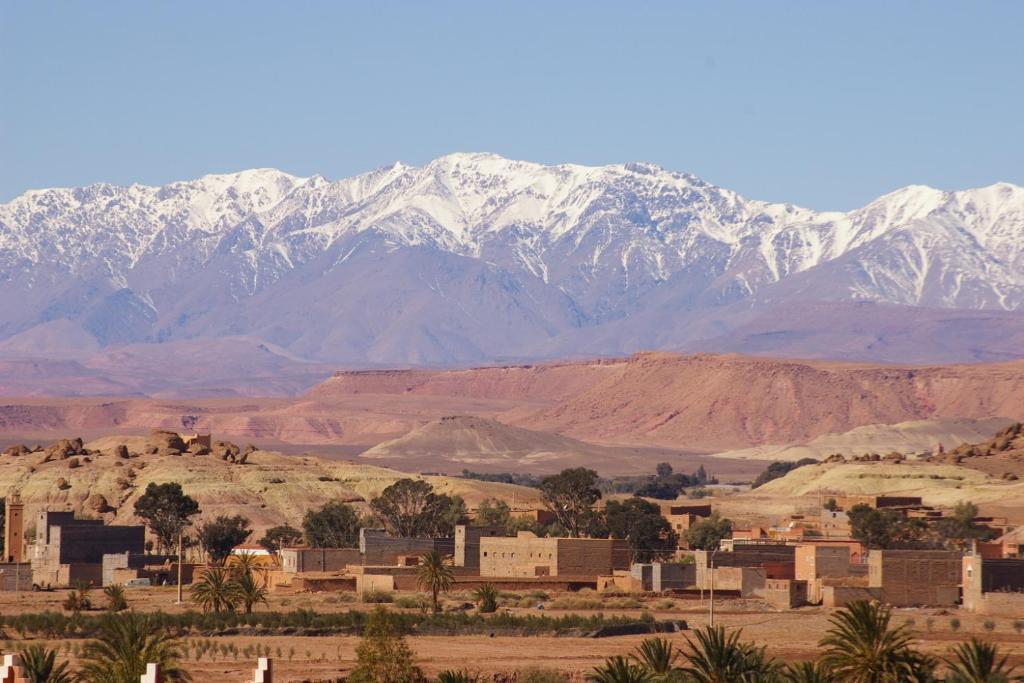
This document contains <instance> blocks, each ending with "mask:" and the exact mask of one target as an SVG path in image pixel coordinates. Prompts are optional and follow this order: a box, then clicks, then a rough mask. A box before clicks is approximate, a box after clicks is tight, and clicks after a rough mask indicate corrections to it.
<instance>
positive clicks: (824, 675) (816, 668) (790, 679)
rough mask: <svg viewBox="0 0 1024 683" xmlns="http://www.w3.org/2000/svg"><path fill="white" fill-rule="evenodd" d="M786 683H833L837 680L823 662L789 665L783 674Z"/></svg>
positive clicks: (781, 676)
mask: <svg viewBox="0 0 1024 683" xmlns="http://www.w3.org/2000/svg"><path fill="white" fill-rule="evenodd" d="M780 678H781V680H782V681H784V683H831V682H832V681H833V680H835V679H834V678H833V677H832V674H831V673H830V672H829V670H828V669H827V668H826V667H825V666H824V665H823V664H822V663H821V662H799V663H797V664H789V665H787V666H786V667H785V668H784V669H783V670H782V672H781V674H780Z"/></svg>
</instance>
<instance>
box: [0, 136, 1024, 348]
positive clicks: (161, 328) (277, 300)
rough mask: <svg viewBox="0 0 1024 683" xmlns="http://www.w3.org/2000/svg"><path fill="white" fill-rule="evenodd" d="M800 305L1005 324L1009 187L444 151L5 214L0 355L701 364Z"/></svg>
mask: <svg viewBox="0 0 1024 683" xmlns="http://www.w3.org/2000/svg"><path fill="white" fill-rule="evenodd" d="M800 302H808V305H807V308H806V310H812V309H813V310H819V311H820V310H821V307H822V306H826V305H829V306H830V305H831V304H834V305H835V306H836V307H837V308H834V309H833V308H829V310H830V311H831V310H850V311H859V313H850V315H854V316H859V315H863V314H864V311H866V310H868V309H865V308H863V306H853V307H852V308H851V304H850V302H876V303H878V304H892V305H897V306H903V307H907V306H909V307H918V308H920V309H922V310H929V311H933V312H934V311H938V313H937V315H940V316H946V317H948V316H950V315H951V312H950V311H951V309H954V310H961V311H962V310H967V311H984V312H986V315H984V316H981V318H979V317H978V316H977V315H974V316H973V317H972V316H970V315H968V316H967V318H966V319H969V320H971V321H974V322H971V324H977V322H976V321H977V320H979V319H982V320H993V319H998V320H1000V321H1004V320H1011V321H1013V322H1012V324H1013V325H1017V324H1018V321H1019V320H1020V319H1021V318H1018V315H1019V314H1018V313H1017V312H1018V311H1021V309H1022V308H1024V188H1020V187H1017V186H1014V185H1010V184H1006V183H999V184H996V185H992V186H990V187H985V188H980V189H973V190H964V191H960V192H943V191H940V190H935V189H932V188H929V187H922V186H912V187H907V188H904V189H902V190H898V191H896V192H893V193H891V194H888V195H885V196H883V197H880V198H879V199H877V200H875V201H874V202H872V203H870V204H868V205H867V206H865V207H863V208H860V209H857V210H854V211H850V212H847V213H841V212H815V211H811V210H808V209H804V208H800V207H797V206H793V205H791V204H774V203H769V202H764V201H756V200H750V199H746V198H744V197H741V196H739V195H738V194H736V193H735V192H732V191H730V190H727V189H724V188H720V187H716V186H714V185H711V184H709V183H707V182H705V181H703V180H701V179H700V178H698V177H696V176H693V175H689V174H686V173H677V172H673V171H668V170H665V169H662V168H659V167H657V166H653V165H650V164H643V163H631V164H624V165H612V166H602V167H586V166H578V165H560V166H544V165H540V164H535V163H528V162H522V161H511V160H508V159H504V158H502V157H499V156H495V155H492V154H452V155H448V156H445V157H441V158H439V159H436V160H435V161H433V162H431V163H429V164H427V165H425V166H422V167H413V166H407V165H404V164H401V163H397V164H395V165H393V166H390V167H387V168H382V169H379V170H377V171H373V172H370V173H367V174H364V175H360V176H356V177H353V178H346V179H343V180H338V181H330V180H327V179H325V178H323V177H320V176H313V177H310V178H299V177H295V176H292V175H289V174H287V173H283V172H281V171H277V170H273V169H255V170H250V171H243V172H241V173H235V174H227V175H210V176H205V177H202V178H199V179H197V180H192V181H184V182H175V183H170V184H168V185H164V186H162V187H147V186H141V185H132V186H130V187H122V186H115V185H108V184H97V185H90V186H88V187H81V188H68V189H64V188H60V189H47V190H34V191H30V192H27V193H25V194H24V195H22V196H20V197H18V198H16V199H14V200H13V201H11V202H9V203H7V204H2V205H0V350H2V349H3V348H4V346H3V345H4V344H6V348H8V349H10V348H17V349H21V350H24V349H25V348H26V347H32V346H39V347H41V348H46V347H47V346H48V345H52V344H54V343H55V342H54V341H53V338H54V337H59V338H61V339H63V340H65V341H66V344H65V345H83V344H86V345H88V344H96V345H98V346H109V345H118V344H132V343H149V342H161V341H169V340H181V339H197V338H199V339H202V338H223V337H235V336H238V337H242V336H244V337H250V338H255V339H258V340H261V341H264V342H267V343H269V344H270V345H272V346H273V347H274V348H276V349H280V350H282V352H286V353H288V354H293V355H294V356H296V357H298V358H303V359H313V360H319V361H329V362H334V363H351V364H364V363H383V364H404V363H413V364H459V363H475V362H484V361H489V360H496V359H510V358H524V359H525V358H542V357H552V356H559V355H580V354H594V353H613V352H629V351H633V350H639V349H643V348H680V349H684V348H696V347H701V348H704V347H708V344H704V346H703V347H702V346H701V344H700V343H698V342H699V340H702V339H703V340H711V339H719V340H722V339H728V338H729V335H730V333H731V332H733V331H735V329H736V328H737V325H740V324H747V323H749V322H750V321H751V320H752V317H751V316H755V315H756V313H757V312H758V311H762V312H763V311H778V310H782V309H780V308H779V307H789V309H788V310H793V308H792V307H793V306H797V309H798V310H799V309H801V308H802V306H801V304H800ZM811 302H813V305H811ZM843 307H846V308H843ZM870 310H875V309H870ZM878 310H886V311H888V310H896V309H890V308H886V307H882V308H881V309H878ZM1001 312H1009V313H1001ZM988 313H991V315H988ZM830 315H832V314H831V313H830ZM771 316H772V317H777V314H776V313H772V314H771ZM953 316H954V317H956V314H953ZM867 317H869V318H870V317H871V316H870V315H869V316H867ZM737 321H741V322H737ZM805 323H806V321H801V325H804V324H805ZM781 324H782V323H781V321H780V325H781ZM829 324H830V325H832V324H834V321H833V322H830V323H829ZM759 326H760V327H759V329H760V328H763V327H764V325H763V321H762V322H761V323H759ZM783 327H784V328H785V326H784V325H783ZM1014 329H1016V328H1014ZM1022 329H1024V328H1022ZM778 332H780V333H781V332H785V333H786V334H788V335H789V336H788V337H787V338H788V339H792V334H793V330H792V329H789V328H786V329H780V330H779V331H778ZM804 332H806V330H805V331H804ZM768 333H771V330H770V329H769V330H765V331H764V334H768ZM759 335H760V336H758V339H759V340H761V341H763V340H764V339H765V337H764V336H763V334H762V333H759ZM876 336H878V334H876ZM3 340H6V341H3ZM41 340H46V343H42V342H41ZM57 345H58V346H60V343H59V342H57ZM725 346H727V347H729V348H730V349H731V350H745V349H744V348H743V345H742V344H739V345H738V346H737V345H736V344H725ZM975 346H977V347H978V348H981V347H982V346H984V344H983V343H980V344H975ZM711 348H714V346H713V345H711ZM753 350H758V349H753ZM761 350H764V349H761ZM768 350H770V349H768ZM807 354H808V355H827V354H823V353H816V352H815V351H814V350H813V349H810V350H809V351H807ZM839 355H842V354H839ZM852 355H853V356H856V354H852ZM967 355H968V356H969V355H970V354H967ZM998 355H999V353H996V356H998ZM1021 355H1024V350H1022V351H1021ZM977 357H988V356H986V355H985V354H984V353H982V354H979V355H978V356H977ZM965 359H968V358H965Z"/></svg>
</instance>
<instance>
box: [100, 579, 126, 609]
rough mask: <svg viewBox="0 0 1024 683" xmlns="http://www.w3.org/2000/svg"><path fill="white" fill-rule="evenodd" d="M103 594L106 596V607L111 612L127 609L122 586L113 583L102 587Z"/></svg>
mask: <svg viewBox="0 0 1024 683" xmlns="http://www.w3.org/2000/svg"><path fill="white" fill-rule="evenodd" d="M103 595H105V596H106V597H107V609H108V610H110V611H111V612H122V611H124V610H126V609H128V600H127V598H125V596H124V586H122V585H121V584H119V583H115V584H114V585H112V586H107V587H106V588H104V589H103Z"/></svg>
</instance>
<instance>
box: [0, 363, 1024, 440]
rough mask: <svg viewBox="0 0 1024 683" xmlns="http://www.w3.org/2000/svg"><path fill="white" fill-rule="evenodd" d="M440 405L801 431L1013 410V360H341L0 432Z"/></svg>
mask: <svg viewBox="0 0 1024 683" xmlns="http://www.w3.org/2000/svg"><path fill="white" fill-rule="evenodd" d="M449 415H472V416H476V417H481V418H489V419H493V420H497V421H498V422H501V423H503V424H506V425H512V426H516V427H522V428H525V429H529V430H532V431H535V432H548V433H551V434H559V435H562V436H568V437H572V438H574V439H578V440H581V441H586V442H590V443H601V444H616V445H629V446H635V447H661V448H669V449H676V450H680V451H687V450H689V451H705V452H710V451H721V450H726V449H735V448H747V447H751V446H761V445H765V444H790V443H806V442H807V441H809V440H812V439H815V438H816V437H819V436H822V435H826V434H841V433H844V432H848V431H850V430H852V429H854V428H857V427H862V426H866V425H878V424H895V423H901V422H907V421H914V420H936V419H986V418H995V417H1003V418H1010V419H1021V418H1024V361H1019V362H1011V363H1000V364H978V365H949V366H915V367H896V366H879V365H866V364H852V363H835V362H825V361H794V360H774V359H766V358H752V357H744V356H716V355H695V356H680V355H676V354H666V353H646V354H638V355H635V356H631V357H629V358H625V359H618V360H597V361H581V362H577V363H554V364H549V365H533V366H514V367H501V368H498V367H488V368H479V369H469V370H452V371H444V370H438V371H424V370H392V371H379V370H373V371H346V372H340V373H336V374H335V375H334V376H332V377H331V378H330V379H328V380H327V381H326V382H324V383H322V384H320V385H319V386H317V387H315V388H314V389H313V390H311V391H309V392H308V393H307V394H305V395H303V396H300V397H298V398H294V399H289V398H276V399H249V398H238V399H196V400H190V401H184V400H157V399H152V398H147V399H134V398H127V399H126V398H121V399H96V398H80V399H49V398H32V399H25V398H12V399H5V400H2V401H0V443H2V442H4V441H6V442H10V441H11V440H12V439H14V438H43V437H47V436H49V437H57V436H63V435H64V434H67V433H72V432H73V433H81V434H89V435H99V434H109V433H111V432H122V433H140V432H143V433H144V432H146V431H148V430H149V429H151V428H156V427H159V428H165V429H193V428H195V429H199V430H202V431H212V432H214V433H216V434H223V435H226V436H229V437H232V438H236V439H240V440H259V441H260V442H261V443H267V444H274V443H277V444H303V445H318V446H321V447H325V448H326V447H330V446H339V445H348V446H352V447H359V448H361V449H362V448H368V447H371V446H374V445H376V444H379V443H381V442H384V441H388V440H391V439H395V438H399V437H402V436H404V435H405V434H408V433H409V432H410V431H411V430H413V429H415V428H417V427H420V426H423V425H426V424H428V423H430V422H433V421H436V420H439V419H440V418H442V417H445V416H449Z"/></svg>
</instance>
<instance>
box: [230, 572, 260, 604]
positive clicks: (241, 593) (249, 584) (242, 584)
mask: <svg viewBox="0 0 1024 683" xmlns="http://www.w3.org/2000/svg"><path fill="white" fill-rule="evenodd" d="M235 584H236V585H237V586H238V600H239V602H241V603H242V607H243V608H244V609H245V613H246V614H252V608H253V606H255V605H258V604H260V603H263V604H264V605H266V604H267V594H268V591H267V584H266V582H265V581H264V580H262V579H258V578H256V576H255V575H254V574H253V573H252V572H245V573H244V574H242V575H241V576H240V577H238V579H237V580H236V581H235Z"/></svg>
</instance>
